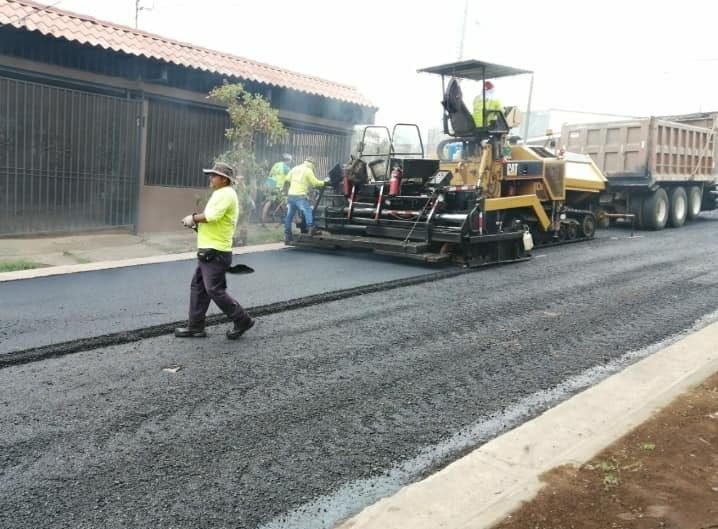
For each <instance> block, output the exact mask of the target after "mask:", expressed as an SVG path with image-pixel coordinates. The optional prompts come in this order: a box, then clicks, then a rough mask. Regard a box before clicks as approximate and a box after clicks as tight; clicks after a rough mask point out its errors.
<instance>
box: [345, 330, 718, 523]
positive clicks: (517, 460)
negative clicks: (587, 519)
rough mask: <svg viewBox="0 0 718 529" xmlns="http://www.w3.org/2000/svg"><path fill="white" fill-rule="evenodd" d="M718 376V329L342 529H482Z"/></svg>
mask: <svg viewBox="0 0 718 529" xmlns="http://www.w3.org/2000/svg"><path fill="white" fill-rule="evenodd" d="M716 371H718V323H714V324H712V325H709V326H707V327H705V328H704V329H702V330H700V331H698V332H695V333H693V334H691V335H689V336H687V337H686V338H683V339H682V340H680V341H678V342H676V343H674V344H673V345H670V346H668V347H666V348H665V349H662V350H660V351H658V352H656V353H654V354H653V355H651V356H649V357H647V358H645V359H643V360H641V361H640V362H637V363H636V364H634V365H632V366H629V367H627V368H626V369H624V370H623V371H621V372H620V373H617V374H615V375H613V376H611V377H609V378H607V379H606V380H604V381H603V382H601V383H599V384H597V385H596V386H593V387H592V388H589V389H587V390H586V391H584V392H582V393H580V394H578V395H576V396H574V397H573V398H571V399H569V400H567V401H565V402H563V403H561V404H560V405H558V406H556V407H554V408H552V409H550V410H548V411H547V412H545V413H543V414H542V415H540V416H539V417H537V418H536V419H533V420H532V421H529V422H527V423H525V424H523V425H521V426H520V427H518V428H516V429H514V430H512V431H510V432H508V433H506V434H504V435H502V436H500V437H498V438H496V439H494V440H492V441H490V442H488V443H486V444H485V445H483V446H482V447H481V448H478V449H477V450H475V451H473V452H472V453H471V454H469V455H468V456H466V457H464V458H462V459H460V460H458V461H456V462H454V463H452V464H451V465H449V466H448V467H446V468H445V469H443V470H441V471H440V472H438V473H436V474H434V475H432V476H430V477H429V478H427V479H425V480H423V481H420V482H418V483H414V484H412V485H409V486H407V487H404V488H403V489H401V490H400V491H399V492H397V493H396V494H395V495H393V496H391V497H389V498H385V499H383V500H380V501H379V502H377V503H375V504H374V505H372V506H370V507H367V508H366V509H364V510H363V511H362V512H361V513H359V514H358V515H357V516H355V517H353V518H351V519H349V520H348V521H346V522H344V523H343V524H341V525H340V526H339V529H350V528H351V529H380V528H381V529H386V528H387V527H391V528H392V529H429V528H431V529H434V528H436V527H442V528H444V529H469V528H470V529H483V528H489V527H491V526H493V525H495V524H496V523H498V522H500V521H501V520H503V519H504V518H505V517H506V516H507V515H508V514H510V513H511V512H512V511H514V510H516V509H517V508H518V507H519V506H520V505H521V503H522V502H524V501H527V500H530V499H531V498H533V497H534V496H535V495H536V493H537V492H538V491H539V489H540V488H541V486H542V484H541V481H540V476H541V475H542V474H543V473H544V472H546V471H548V470H550V469H552V468H555V467H557V466H561V465H565V464H582V463H585V462H587V461H588V460H590V459H591V458H592V457H593V456H595V455H596V454H597V453H598V452H600V451H601V450H602V449H603V448H605V447H607V446H609V445H610V444H612V443H613V442H614V441H616V440H617V439H619V438H621V437H622V436H623V435H625V434H626V433H628V432H629V431H630V430H632V429H633V428H635V427H636V426H638V425H640V424H641V423H643V422H644V421H645V420H647V419H648V418H649V417H650V416H651V415H652V414H653V413H655V411H657V410H659V409H661V408H662V407H664V406H665V405H667V404H668V403H670V402H671V401H672V400H673V399H674V398H675V397H677V396H678V395H680V394H681V393H683V392H685V391H686V390H687V389H688V388H690V387H692V386H694V385H696V384H698V383H700V382H702V381H703V380H705V379H706V378H708V377H709V376H710V375H711V374H713V373H714V372H716Z"/></svg>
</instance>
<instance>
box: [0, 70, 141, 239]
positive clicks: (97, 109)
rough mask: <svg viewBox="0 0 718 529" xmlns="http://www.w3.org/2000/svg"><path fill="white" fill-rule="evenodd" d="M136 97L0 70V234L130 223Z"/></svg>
mask: <svg viewBox="0 0 718 529" xmlns="http://www.w3.org/2000/svg"><path fill="white" fill-rule="evenodd" d="M140 116H141V104H140V103H139V102H137V101H132V100H127V99H121V98H117V97H108V96H104V95H98V94H93V93H89V92H82V91H78V90H68V89H64V88H58V87H53V86H49V85H44V84H38V83H31V82H26V81H19V80H16V79H10V78H5V77H0V235H19V234H33V233H57V232H72V231H81V230H87V229H94V228H107V227H115V226H130V225H133V224H134V223H135V218H136V207H137V180H138V173H139V171H138V167H139V147H140V126H139V125H140V124H139V119H140Z"/></svg>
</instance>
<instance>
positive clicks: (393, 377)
mask: <svg viewBox="0 0 718 529" xmlns="http://www.w3.org/2000/svg"><path fill="white" fill-rule="evenodd" d="M627 235H628V233H627V232H622V231H620V230H619V231H612V232H609V233H608V234H607V236H606V237H603V238H602V239H601V240H596V241H593V242H590V243H584V244H580V245H571V246H566V247H561V248H554V249H551V250H547V251H543V252H538V253H539V255H538V256H537V258H536V259H535V260H534V261H533V262H527V263H521V264H514V265H509V266H503V267H495V268H491V269H486V270H482V271H479V272H477V273H475V274H468V275H463V276H458V277H454V278H451V279H445V280H441V281H437V282H432V283H427V284H422V285H417V286H412V287H405V288H401V289H395V290H391V291H387V292H377V293H373V294H370V295H366V296H362V297H355V298H350V299H345V300H340V301H334V302H331V303H326V304H321V305H316V306H312V307H308V308H305V309H301V310H295V311H291V312H286V313H280V314H276V315H273V316H267V317H264V318H262V321H261V322H260V324H259V325H258V326H257V327H256V328H255V329H253V330H252V331H251V332H250V333H248V334H247V335H246V336H245V337H244V338H242V340H240V341H239V342H236V343H235V342H228V341H227V340H225V339H224V337H223V336H222V334H221V331H220V330H219V329H218V330H217V331H214V332H213V333H212V335H211V336H210V337H209V338H208V339H206V340H194V341H182V340H176V339H173V338H172V337H170V336H162V337H159V338H153V339H148V340H144V341H141V342H135V343H131V344H125V345H119V346H114V347H111V348H107V349H104V350H95V351H88V352H82V353H77V354H73V355H68V356H65V357H62V358H58V359H51V360H45V361H42V362H36V363H30V364H26V365H21V366H15V367H8V368H5V369H2V370H0V472H1V474H0V527H3V528H8V529H13V528H26V527H43V528H48V529H51V528H61V527H75V528H144V527H153V528H170V527H172V528H196V527H202V528H205V527H207V528H230V527H231V528H234V527H237V528H252V529H254V528H262V529H275V528H289V527H293V528H302V529H304V528H306V529H310V528H311V529H317V528H321V527H332V526H333V525H334V523H335V522H336V521H337V520H339V519H340V518H342V517H344V516H347V515H349V514H351V513H353V512H357V511H358V510H360V509H361V508H362V507H363V506H365V505H367V504H370V503H372V502H373V501H374V500H375V499H377V497H379V496H381V495H384V494H389V493H391V492H392V491H394V490H396V488H397V487H399V486H400V485H402V484H404V483H407V482H410V481H413V480H416V479H418V478H419V477H421V476H422V475H425V474H426V473H428V472H430V471H432V470H433V469H436V468H437V467H439V466H442V465H444V464H446V463H447V462H449V461H451V460H453V459H455V458H456V457H458V456H460V454H461V453H462V452H464V451H465V450H466V449H468V448H470V447H474V446H478V445H480V444H481V443H482V442H484V441H485V440H486V439H489V438H491V437H493V436H495V435H496V434H497V433H499V432H501V431H502V430H503V429H505V428H508V427H511V426H512V425H514V424H517V423H520V422H522V421H525V420H526V419H527V418H529V417H531V416H534V415H535V414H537V413H539V412H540V411H541V410H543V409H545V408H546V407H548V406H551V405H553V404H555V403H556V402H557V401H559V400H562V399H564V398H566V397H567V396H569V395H570V394H571V393H572V392H575V391H577V390H579V389H580V388H582V387H585V386H587V385H590V384H592V383H594V382H595V381H596V380H597V379H599V378H601V377H603V376H606V375H607V374H609V373H610V372H611V371H612V370H616V369H618V368H620V367H621V366H622V365H625V363H627V362H631V361H633V360H635V359H636V358H637V357H639V356H640V354H647V351H646V350H645V349H644V348H646V347H649V346H651V345H652V344H655V343H657V342H659V341H661V340H666V339H670V337H672V336H675V335H676V334H677V333H681V332H684V331H685V330H687V329H690V328H691V327H692V326H693V325H694V324H695V322H696V321H699V320H701V319H704V320H705V319H707V318H711V317H715V312H716V310H718V301H717V300H718V267H717V266H716V255H718V222H717V221H711V220H704V221H701V222H699V223H696V224H694V225H691V226H689V227H685V228H683V229H681V230H666V231H663V232H659V233H644V234H641V235H642V237H641V238H636V239H627V238H625V236H627ZM611 236H613V237H616V238H615V239H612V238H611ZM344 272H346V271H343V272H342V273H344ZM128 295H129V294H128ZM711 315H712V316H711ZM68 325H69V323H68ZM631 351H643V352H642V353H639V354H636V355H631V354H628V355H627V353H630V352H631ZM649 351H650V350H649ZM173 366H181V369H180V370H178V371H177V372H175V373H171V372H168V371H164V370H163V369H164V368H168V367H173Z"/></svg>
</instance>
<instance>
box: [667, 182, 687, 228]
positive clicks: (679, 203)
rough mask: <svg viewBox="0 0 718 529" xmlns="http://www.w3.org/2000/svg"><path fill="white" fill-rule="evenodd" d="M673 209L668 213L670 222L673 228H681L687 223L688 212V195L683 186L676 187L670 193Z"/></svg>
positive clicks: (669, 197)
mask: <svg viewBox="0 0 718 529" xmlns="http://www.w3.org/2000/svg"><path fill="white" fill-rule="evenodd" d="M668 199H669V203H670V207H671V210H670V212H669V213H668V223H669V224H670V225H671V227H673V228H680V227H681V226H683V225H684V224H685V223H686V215H687V214H688V196H687V195H686V190H685V189H683V188H682V187H674V188H673V189H671V190H670V192H669V193H668Z"/></svg>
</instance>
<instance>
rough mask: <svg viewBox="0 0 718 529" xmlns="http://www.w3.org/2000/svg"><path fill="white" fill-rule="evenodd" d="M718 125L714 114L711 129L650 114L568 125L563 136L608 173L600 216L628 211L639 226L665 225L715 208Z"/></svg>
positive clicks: (573, 148)
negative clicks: (613, 120) (650, 115)
mask: <svg viewBox="0 0 718 529" xmlns="http://www.w3.org/2000/svg"><path fill="white" fill-rule="evenodd" d="M676 119H678V118H676ZM703 123H706V121H705V120H704V121H703ZM717 126H718V121H717V119H716V118H715V117H713V118H712V124H711V126H710V128H706V127H696V126H692V125H689V124H686V123H679V122H677V121H668V120H666V119H660V118H656V117H649V118H643V119H635V120H625V121H616V122H609V123H597V124H581V125H566V126H564V127H563V129H562V131H561V140H560V141H561V146H562V148H563V149H565V150H566V151H567V153H579V154H584V155H588V156H590V157H591V159H592V160H593V162H594V163H595V164H596V165H597V166H598V168H599V169H600V170H601V171H602V173H603V174H604V176H605V177H606V181H607V187H606V190H605V192H603V193H601V194H600V195H599V201H598V203H597V204H595V206H594V208H593V209H594V211H596V213H597V216H598V218H599V219H602V220H603V222H604V223H606V222H607V221H608V220H609V219H610V218H611V216H613V215H622V214H623V215H629V216H631V217H632V218H633V219H634V221H635V225H636V227H638V228H641V229H650V230H661V229H663V228H664V227H666V226H671V227H676V228H677V227H680V226H682V225H683V224H684V223H685V222H686V221H687V220H693V219H695V218H696V217H697V216H698V214H699V213H700V212H701V211H705V210H713V209H716V195H717V193H716V184H717V178H716V167H715V159H716V142H715V140H716V130H717ZM567 156H568V155H567ZM604 213H606V214H604Z"/></svg>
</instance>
